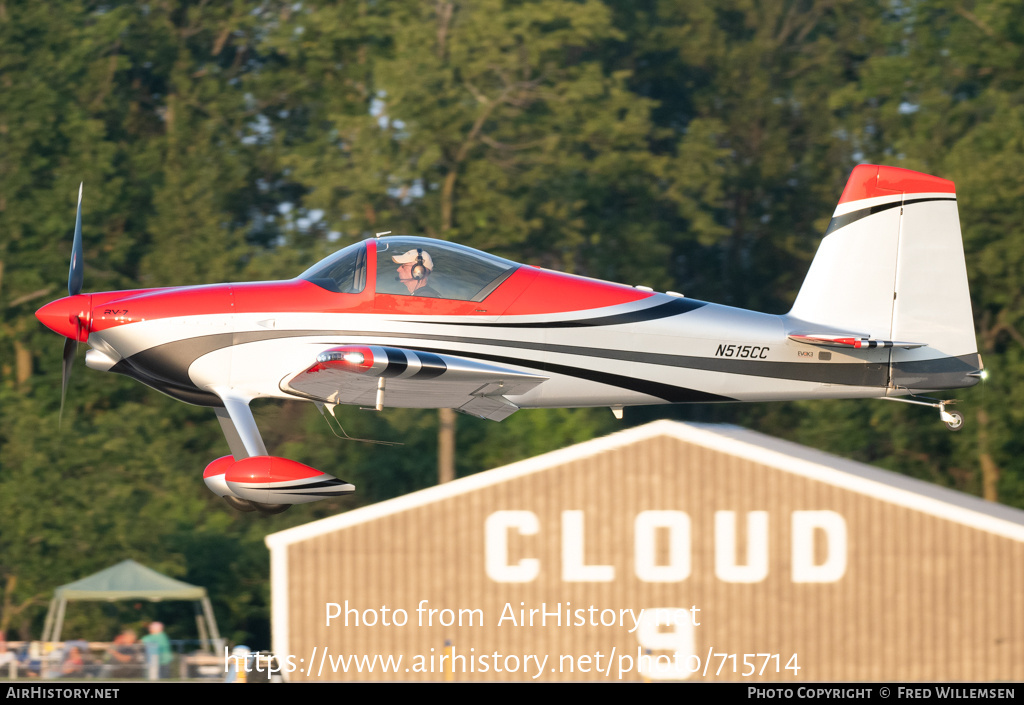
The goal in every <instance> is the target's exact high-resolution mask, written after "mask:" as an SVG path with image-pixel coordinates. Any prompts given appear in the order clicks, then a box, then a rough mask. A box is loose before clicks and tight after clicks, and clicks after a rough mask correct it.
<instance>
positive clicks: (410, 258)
mask: <svg viewBox="0 0 1024 705" xmlns="http://www.w3.org/2000/svg"><path fill="white" fill-rule="evenodd" d="M391 259H392V261H394V263H395V264H397V265H398V281H400V282H402V284H404V285H405V288H406V289H408V290H409V293H410V294H412V295H413V296H428V297H432V298H440V296H441V295H440V294H439V293H438V292H437V291H436V290H435V289H434V288H433V287H431V286H430V284H429V283H428V282H429V280H430V273H431V272H432V271H433V270H434V260H433V259H432V258H431V257H430V253H429V252H427V251H426V250H424V249H422V248H420V247H417V248H416V249H413V250H409V251H408V252H405V253H404V254H401V255H394V256H392V258H391Z"/></svg>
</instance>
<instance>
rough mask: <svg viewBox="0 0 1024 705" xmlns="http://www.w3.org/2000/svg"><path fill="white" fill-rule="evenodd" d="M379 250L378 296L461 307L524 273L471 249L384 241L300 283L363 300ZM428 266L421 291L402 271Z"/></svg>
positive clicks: (348, 252)
mask: <svg viewBox="0 0 1024 705" xmlns="http://www.w3.org/2000/svg"><path fill="white" fill-rule="evenodd" d="M370 247H373V248H376V252H377V258H376V259H377V271H376V273H375V274H376V276H375V277H374V280H375V282H376V292H375V293H376V294H390V295H395V296H431V297H434V298H440V299H452V300H456V301H483V300H484V299H485V298H486V297H487V296H488V295H489V294H490V293H491V292H492V291H494V290H495V289H496V288H497V287H498V285H499V284H501V283H502V282H503V281H505V280H506V279H507V278H508V277H509V275H511V274H512V272H514V271H515V270H516V268H518V267H519V265H518V264H516V263H515V262H511V261H509V260H506V259H502V258H501V257H495V256H494V255H489V254H487V253H485V252H480V251H479V250H474V249H473V248H471V247H466V246H464V245H458V244H456V243H453V242H445V241H443V240H431V239H429V238H423V237H383V238H378V239H376V240H365V241H363V242H359V243H356V244H354V245H349V246H348V247H346V248H344V249H342V250H339V251H338V252H335V253H334V254H333V255H331V256H329V257H327V258H325V259H323V260H321V261H320V262H318V263H317V264H315V265H314V266H312V267H310V268H309V269H307V270H306V271H305V272H303V273H302V274H301V275H299V278H300V279H305V280H307V281H310V282H312V283H314V284H316V285H317V286H320V287H322V288H324V289H327V290H328V291H333V292H335V293H339V294H359V293H362V291H363V290H364V288H365V287H366V285H367V262H368V257H367V250H368V249H369V248H370ZM409 264H421V265H423V268H424V270H425V271H424V272H422V275H423V281H424V284H423V285H421V287H420V288H419V289H417V290H416V291H410V287H409V286H407V282H408V281H409V278H408V277H409V275H408V273H406V274H405V275H404V276H403V275H401V274H400V272H399V269H400V268H401V267H402V266H403V265H406V266H408V265H409Z"/></svg>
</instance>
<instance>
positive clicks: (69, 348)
mask: <svg viewBox="0 0 1024 705" xmlns="http://www.w3.org/2000/svg"><path fill="white" fill-rule="evenodd" d="M76 353H78V339H77V338H76V339H74V340H72V339H71V338H65V339H64V362H63V365H62V367H61V374H62V377H63V379H62V380H61V384H60V415H59V416H58V417H57V428H60V424H61V421H63V420H64V397H65V396H67V392H68V381H69V380H70V379H71V366H72V365H73V364H74V362H75V354H76Z"/></svg>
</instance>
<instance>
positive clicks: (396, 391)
mask: <svg viewBox="0 0 1024 705" xmlns="http://www.w3.org/2000/svg"><path fill="white" fill-rule="evenodd" d="M547 379H548V378H547V377H543V376H541V375H536V374H531V373H528V372H520V371H518V370H513V369H511V368H508V367H502V366H498V365H491V364H487V363H483V362H478V361H476V360H471V359H468V358H464V357H457V356H455V355H439V354H436V353H429V352H422V351H419V350H409V349H407V348H393V347H385V346H379V345H341V346H338V347H336V348H331V349H330V350H325V351H324V352H322V353H320V354H319V355H317V357H316V362H314V363H313V364H312V365H311V366H309V367H308V368H306V369H305V370H303V371H302V372H299V373H298V374H296V375H295V376H293V377H285V378H284V380H282V382H281V389H282V390H283V391H285V392H288V393H290V394H295V395H297V396H301V397H304V398H307V399H312V400H314V401H320V402H323V403H326V404H358V405H361V406H364V407H368V408H374V409H378V410H379V409H382V408H383V407H385V406H400V407H413V408H426V409H441V408H451V409H455V410H456V411H461V412H463V413H466V414H470V415H471V416H477V417H480V418H485V419H491V420H493V421H501V420H503V419H505V418H507V417H508V416H510V415H512V414H513V413H515V412H516V411H517V410H518V409H519V407H518V406H516V405H515V404H514V403H513V402H511V401H509V400H508V399H507V398H506V396H515V395H518V394H525V393H526V392H528V391H530V390H531V389H533V388H534V387H536V386H537V385H539V384H541V383H543V382H545V381H547Z"/></svg>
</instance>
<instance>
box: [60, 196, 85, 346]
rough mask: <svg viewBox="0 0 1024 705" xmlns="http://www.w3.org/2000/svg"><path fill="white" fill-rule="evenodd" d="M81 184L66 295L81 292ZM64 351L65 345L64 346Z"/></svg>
mask: <svg viewBox="0 0 1024 705" xmlns="http://www.w3.org/2000/svg"><path fill="white" fill-rule="evenodd" d="M83 268H84V266H83V264H82V184H79V185H78V215H77V216H76V217H75V241H74V244H73V245H72V246H71V269H70V270H69V271H68V295H69V296H75V295H77V294H81V293H82V281H83V279H84V274H83ZM64 350H65V352H66V351H67V347H65V348H64Z"/></svg>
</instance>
